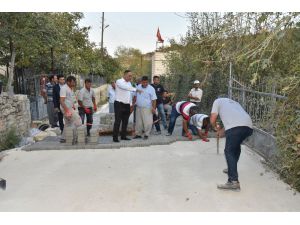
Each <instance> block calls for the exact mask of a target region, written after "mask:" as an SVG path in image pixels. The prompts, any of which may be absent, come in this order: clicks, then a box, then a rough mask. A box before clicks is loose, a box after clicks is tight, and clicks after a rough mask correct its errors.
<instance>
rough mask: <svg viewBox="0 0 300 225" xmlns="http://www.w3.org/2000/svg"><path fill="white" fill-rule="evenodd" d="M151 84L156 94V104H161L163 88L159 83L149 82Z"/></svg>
mask: <svg viewBox="0 0 300 225" xmlns="http://www.w3.org/2000/svg"><path fill="white" fill-rule="evenodd" d="M151 86H152V87H153V88H154V89H155V93H156V96H157V100H156V104H157V105H158V104H161V103H162V94H163V93H164V91H165V89H164V87H163V86H162V85H161V84H157V85H155V84H151Z"/></svg>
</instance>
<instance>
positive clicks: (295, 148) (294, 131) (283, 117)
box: [276, 77, 300, 191]
mask: <svg viewBox="0 0 300 225" xmlns="http://www.w3.org/2000/svg"><path fill="white" fill-rule="evenodd" d="M299 106H300V78H299V77H298V78H297V79H295V80H293V82H292V83H291V85H290V86H289V88H288V99H287V101H286V102H285V103H284V105H282V106H281V107H280V109H281V110H280V112H279V113H280V115H279V122H278V126H277V129H276V136H277V146H278V148H279V155H278V170H279V173H280V175H281V176H282V178H283V179H284V180H285V181H286V182H287V183H288V184H290V185H291V186H292V187H293V188H295V189H297V190H298V191H300V108H299Z"/></svg>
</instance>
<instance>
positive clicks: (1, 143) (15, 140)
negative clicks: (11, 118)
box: [0, 128, 21, 151]
mask: <svg viewBox="0 0 300 225" xmlns="http://www.w3.org/2000/svg"><path fill="white" fill-rule="evenodd" d="M20 141H21V138H20V136H18V135H17V133H16V129H15V128H13V129H11V130H9V131H8V132H7V133H5V134H4V135H3V137H1V138H0V151H3V150H7V149H11V148H14V147H15V146H16V145H17V144H19V143H20Z"/></svg>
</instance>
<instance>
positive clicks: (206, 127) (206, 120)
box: [202, 117, 210, 131]
mask: <svg viewBox="0 0 300 225" xmlns="http://www.w3.org/2000/svg"><path fill="white" fill-rule="evenodd" d="M209 127H210V119H209V117H205V118H204V119H203V123H202V129H204V130H206V131H208V130H209Z"/></svg>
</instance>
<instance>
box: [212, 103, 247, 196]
mask: <svg viewBox="0 0 300 225" xmlns="http://www.w3.org/2000/svg"><path fill="white" fill-rule="evenodd" d="M218 115H219V116H220V118H221V120H222V123H223V124H224V128H221V127H220V126H217V124H216V121H217V117H218ZM210 123H211V125H212V126H213V128H215V129H216V130H217V135H218V136H220V135H221V133H222V132H224V130H225V137H226V143H225V150H224V152H225V158H226V162H227V170H226V169H225V170H224V171H223V172H224V173H227V174H228V181H227V183H225V184H221V185H218V186H217V187H218V189H227V190H240V183H239V179H238V172H237V163H238V161H239V158H240V154H241V144H242V142H243V141H244V140H245V139H246V138H247V137H249V136H251V135H252V133H253V129H252V127H253V126H252V120H251V118H250V116H249V115H248V113H247V112H246V111H245V110H244V109H243V107H242V106H241V105H240V104H239V103H238V102H236V101H234V100H232V99H229V98H218V99H216V100H215V101H214V103H213V107H212V110H211V115H210Z"/></svg>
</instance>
